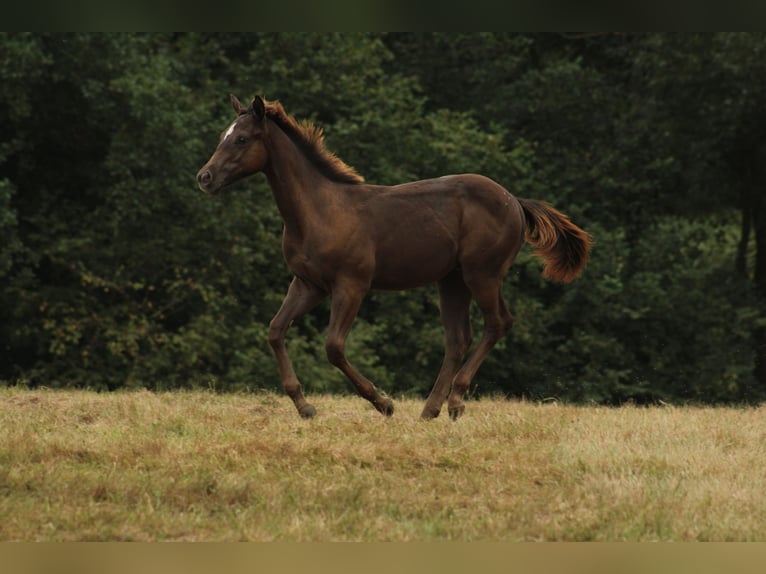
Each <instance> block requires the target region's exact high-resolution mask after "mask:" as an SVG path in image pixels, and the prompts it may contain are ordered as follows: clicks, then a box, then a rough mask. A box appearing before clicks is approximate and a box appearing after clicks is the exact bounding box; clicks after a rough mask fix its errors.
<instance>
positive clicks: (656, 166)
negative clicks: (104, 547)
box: [0, 33, 766, 404]
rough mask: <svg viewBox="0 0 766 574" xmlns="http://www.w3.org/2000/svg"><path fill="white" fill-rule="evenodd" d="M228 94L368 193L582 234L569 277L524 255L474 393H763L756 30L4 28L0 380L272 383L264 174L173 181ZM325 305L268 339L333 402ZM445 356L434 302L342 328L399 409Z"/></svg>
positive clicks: (655, 396)
mask: <svg viewBox="0 0 766 574" xmlns="http://www.w3.org/2000/svg"><path fill="white" fill-rule="evenodd" d="M229 93H235V94H237V95H238V96H239V97H240V99H242V100H243V101H246V99H247V100H249V99H250V98H251V97H252V96H253V95H254V94H260V95H264V96H266V97H267V98H269V99H279V100H280V101H281V102H282V103H283V104H284V106H285V108H286V109H287V111H288V112H289V113H290V114H292V115H294V116H295V117H296V118H299V119H308V120H311V121H313V122H316V123H318V124H319V125H321V126H322V127H323V128H324V129H325V131H326V141H327V144H328V147H329V148H330V149H331V150H332V151H334V152H336V153H337V154H338V155H339V156H340V157H341V158H343V159H344V160H345V161H346V162H347V163H349V164H351V165H352V166H354V167H355V168H356V169H357V170H358V171H359V172H360V173H361V174H363V175H364V176H365V177H366V179H367V181H368V182H370V183H377V184H396V183H402V182H405V181H409V180H415V179H422V178H428V177H434V176H440V175H445V174H448V173H459V172H476V173H481V174H484V175H487V176H489V177H491V178H493V179H495V180H496V181H498V182H500V183H501V184H502V185H504V186H505V187H506V188H508V189H509V190H510V191H511V192H512V193H513V194H515V195H517V196H520V197H528V198H536V199H544V200H547V201H550V202H551V203H553V204H554V205H555V206H556V207H557V208H559V209H560V210H562V211H564V212H565V213H567V214H568V215H570V216H571V217H572V219H573V220H574V221H575V222H576V223H578V224H579V225H580V226H582V227H584V228H585V229H586V230H588V231H589V232H591V233H592V234H593V237H594V239H595V245H594V248H593V252H592V259H591V262H590V264H589V265H588V267H587V268H586V270H585V272H584V274H583V275H582V277H581V278H580V279H579V280H577V281H576V282H575V283H572V284H570V285H555V284H552V283H550V282H547V281H545V280H543V279H542V278H541V273H540V272H541V265H540V262H539V260H537V259H535V258H534V257H532V255H531V251H530V250H529V249H525V250H524V251H523V252H522V254H521V255H520V256H519V258H518V259H517V262H516V264H515V265H514V267H513V268H512V269H511V272H510V273H509V275H508V277H507V279H506V281H505V297H506V299H507V301H508V304H509V307H510V308H511V310H512V312H513V313H514V316H515V319H516V321H515V324H514V328H513V329H512V332H511V333H510V335H509V336H508V337H507V338H506V339H505V340H504V341H502V342H501V343H500V344H499V345H498V347H497V348H496V349H495V350H494V351H493V353H492V354H491V355H490V357H489V358H488V360H487V361H486V363H485V364H484V366H483V367H482V369H481V370H480V372H479V374H478V376H477V377H476V379H475V381H474V385H473V386H472V388H471V391H470V393H471V394H472V395H474V396H478V395H486V394H493V395H494V394H504V395H506V396H509V397H526V398H530V399H533V400H544V399H549V398H556V399H559V400H565V401H573V402H575V401H576V402H595V403H600V404H620V403H622V402H625V401H629V400H632V401H634V402H638V403H646V402H660V401H663V402H695V403H757V402H760V401H762V400H763V399H764V398H766V316H765V314H764V311H766V201H764V195H765V194H764V193H763V191H762V190H763V189H764V186H765V185H766V112H764V110H766V106H764V101H765V100H766V35H764V34H751V33H716V34H712V33H710V34H660V33H657V34H629V33H599V34H579V33H562V34H554V33H550V34H516V33H513V34H512V33H482V34H476V33H466V34H440V33H429V34H420V33H386V34H378V33H365V34H341V33H338V34H326V33H313V34H305V33H278V34H277V33H252V34H202V33H178V34H95V33H90V34H89V33H79V34H2V35H0V384H5V385H28V386H30V387H34V386H47V387H52V388H58V387H77V388H91V389H96V390H107V389H108V390H114V389H130V388H148V389H152V390H164V389H179V388H211V389H215V390H217V391H248V390H257V389H277V388H279V380H278V377H277V372H276V368H275V365H274V362H273V359H272V357H271V354H270V351H269V348H268V344H267V329H268V322H269V320H270V319H271V317H272V316H273V314H274V313H275V312H276V310H277V309H278V307H279V304H280V302H281V299H282V297H283V295H284V293H285V292H286V289H287V285H288V283H289V279H290V273H289V271H288V270H287V268H286V266H285V264H284V262H283V260H282V255H281V248H280V242H281V227H282V223H281V220H280V217H279V213H278V212H277V210H276V207H275V205H274V202H273V199H272V197H271V193H270V191H269V188H268V186H267V184H266V181H265V178H263V176H255V177H253V178H249V179H247V180H244V181H243V182H242V183H240V184H237V186H235V187H234V188H232V189H231V190H230V191H229V192H228V193H227V194H225V195H224V196H223V197H222V198H220V199H211V198H209V197H206V196H204V195H203V194H202V193H200V192H199V191H198V190H197V188H196V184H195V179H194V178H195V174H196V173H197V170H198V169H199V167H200V166H201V165H202V164H203V163H204V162H205V161H206V160H207V158H208V157H209V155H210V154H211V153H212V151H213V149H214V148H215V146H216V144H217V141H218V136H219V133H220V132H221V130H222V129H223V128H224V127H225V126H226V125H228V123H230V121H231V118H232V114H233V112H232V110H231V107H230V105H229V103H228V94H229ZM328 225H331V222H328ZM327 315H328V309H327V306H324V307H320V308H319V309H318V310H317V311H315V312H314V313H313V314H311V315H310V316H308V317H307V318H305V319H303V320H301V321H300V322H299V323H298V324H296V325H295V326H294V328H293V329H292V330H291V331H290V333H289V334H288V339H289V347H290V352H291V356H292V358H293V362H294V364H295V367H296V370H297V372H298V374H299V376H300V377H301V378H302V381H303V383H304V387H305V389H306V390H307V391H308V392H309V393H316V392H346V391H348V390H350V387H349V385H348V383H347V382H346V380H345V379H344V378H343V377H342V375H340V374H339V373H337V372H336V371H335V370H333V369H332V367H330V366H329V365H328V364H327V362H326V359H325V353H324V337H323V333H324V330H325V325H326V323H327ZM473 320H474V321H475V328H476V329H479V328H480V325H481V323H480V318H479V316H478V312H476V310H475V309H474V314H473ZM442 353H443V334H442V331H441V326H440V322H439V318H438V297H437V293H436V290H435V288H433V287H428V288H422V289H417V290H413V291H408V292H376V293H374V294H372V295H371V296H370V297H368V299H367V300H366V302H365V304H364V307H363V309H362V311H361V314H360V318H359V319H358V320H357V322H356V324H355V328H354V330H353V331H352V335H351V337H350V339H349V355H350V358H351V360H352V362H355V363H356V364H357V366H359V367H360V370H362V372H364V373H365V374H366V375H368V376H369V377H370V378H372V379H373V380H374V381H375V382H376V383H377V384H378V385H379V386H380V387H381V388H382V389H383V390H385V391H386V392H388V393H389V394H394V395H396V394H399V395H412V396H423V395H425V394H426V393H427V392H428V390H429V389H430V387H431V385H432V383H433V380H434V378H435V376H436V373H437V371H438V368H439V364H440V362H441V359H442Z"/></svg>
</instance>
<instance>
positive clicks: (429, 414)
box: [420, 409, 440, 421]
mask: <svg viewBox="0 0 766 574" xmlns="http://www.w3.org/2000/svg"><path fill="white" fill-rule="evenodd" d="M439 412H440V411H438V410H436V411H431V410H427V409H423V412H422V413H420V420H421V421H431V420H433V419H435V418H436V417H438V416H439Z"/></svg>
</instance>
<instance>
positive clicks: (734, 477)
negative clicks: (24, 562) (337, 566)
mask: <svg viewBox="0 0 766 574" xmlns="http://www.w3.org/2000/svg"><path fill="white" fill-rule="evenodd" d="M310 400H311V402H313V404H314V405H315V406H316V407H317V410H318V413H319V414H318V416H317V418H315V419H314V420H310V421H305V420H302V419H300V418H299V417H298V416H297V414H296V413H295V412H294V409H293V406H292V403H291V402H290V401H289V399H287V398H286V397H283V396H281V395H275V394H254V395H220V394H213V393H206V392H188V393H165V394H154V393H149V392H134V393H114V394H96V393H91V392H85V391H66V392H64V391H46V390H42V391H29V390H17V389H8V388H5V389H0V433H1V435H0V436H2V439H1V440H0V516H3V519H2V520H1V521H0V540H3V541H7V540H24V541H48V540H52V541H72V540H141V541H160V540H199V541H201V540H211V541H234V540H253V541H268V540H289V541H308V540H311V541H338V540H363V541H375V540H394V541H411V540H463V541H473V540H493V541H494V540H510V541H525V540H527V541H535V540H572V541H574V540H629V541H647V540H676V541H683V540H740V541H745V540H766V496H764V493H766V407H759V408H696V407H661V408H660V407H658V408H639V407H624V408H617V409H610V408H598V407H583V406H567V405H560V404H537V403H530V402H514V401H510V402H509V401H504V400H489V399H486V400H479V401H470V402H468V403H467V409H466V415H465V416H464V417H463V418H462V419H461V420H460V421H458V422H457V423H453V422H452V421H450V420H448V419H447V418H446V417H444V416H443V417H440V418H439V419H436V420H435V421H431V422H428V423H425V422H421V421H419V420H418V415H419V413H420V409H421V407H422V403H421V402H420V401H412V400H397V401H396V408H397V411H396V413H395V415H394V417H393V418H392V419H385V418H383V417H381V416H380V415H379V414H378V413H377V412H375V411H374V410H372V407H370V406H369V405H368V404H367V403H366V402H365V401H363V400H362V399H360V398H358V397H355V396H348V397H333V396H313V397H310Z"/></svg>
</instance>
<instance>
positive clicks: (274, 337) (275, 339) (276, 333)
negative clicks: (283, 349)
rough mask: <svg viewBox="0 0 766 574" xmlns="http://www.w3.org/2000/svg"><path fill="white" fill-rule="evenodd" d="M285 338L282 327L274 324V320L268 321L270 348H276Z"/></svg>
mask: <svg viewBox="0 0 766 574" xmlns="http://www.w3.org/2000/svg"><path fill="white" fill-rule="evenodd" d="M284 339H285V333H284V329H282V328H281V327H280V326H279V325H277V324H275V323H274V321H272V322H271V323H269V336H268V341H269V346H270V347H271V348H272V349H276V348H278V347H280V346H281V345H282V343H283V341H284Z"/></svg>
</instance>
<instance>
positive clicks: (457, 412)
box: [449, 405, 465, 421]
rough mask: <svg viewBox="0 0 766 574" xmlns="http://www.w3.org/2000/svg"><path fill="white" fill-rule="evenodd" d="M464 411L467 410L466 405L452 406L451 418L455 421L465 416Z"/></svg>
mask: <svg viewBox="0 0 766 574" xmlns="http://www.w3.org/2000/svg"><path fill="white" fill-rule="evenodd" d="M464 412H465V405H460V406H459V407H452V408H451V409H450V410H449V418H451V419H452V420H453V421H456V420H457V419H459V418H460V417H462V416H463V413H464Z"/></svg>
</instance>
